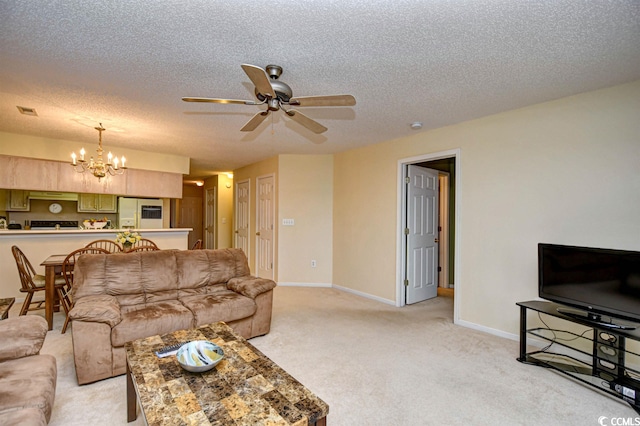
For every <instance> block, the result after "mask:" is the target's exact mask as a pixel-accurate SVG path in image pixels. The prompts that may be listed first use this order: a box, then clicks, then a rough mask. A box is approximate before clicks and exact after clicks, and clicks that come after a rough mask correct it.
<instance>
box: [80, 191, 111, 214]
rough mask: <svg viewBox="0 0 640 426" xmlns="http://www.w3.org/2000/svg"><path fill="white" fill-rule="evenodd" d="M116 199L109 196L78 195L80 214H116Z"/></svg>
mask: <svg viewBox="0 0 640 426" xmlns="http://www.w3.org/2000/svg"><path fill="white" fill-rule="evenodd" d="M117 211H118V203H117V197H116V196H115V195H110V194H78V212H80V213H117Z"/></svg>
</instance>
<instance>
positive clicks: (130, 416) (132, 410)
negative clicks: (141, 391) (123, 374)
mask: <svg viewBox="0 0 640 426" xmlns="http://www.w3.org/2000/svg"><path fill="white" fill-rule="evenodd" d="M136 402H137V401H136V390H135V388H134V387H133V377H132V376H131V369H130V368H129V361H127V422H132V421H134V420H135V419H137V418H138V413H137V412H136V408H137V406H136Z"/></svg>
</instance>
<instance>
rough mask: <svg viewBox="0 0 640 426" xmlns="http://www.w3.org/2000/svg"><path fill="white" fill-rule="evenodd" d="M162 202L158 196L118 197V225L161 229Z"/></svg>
mask: <svg viewBox="0 0 640 426" xmlns="http://www.w3.org/2000/svg"><path fill="white" fill-rule="evenodd" d="M162 204H163V203H162V200H161V199H158V198H128V197H120V198H118V227H119V228H134V229H162V218H163V216H162V215H163V211H162Z"/></svg>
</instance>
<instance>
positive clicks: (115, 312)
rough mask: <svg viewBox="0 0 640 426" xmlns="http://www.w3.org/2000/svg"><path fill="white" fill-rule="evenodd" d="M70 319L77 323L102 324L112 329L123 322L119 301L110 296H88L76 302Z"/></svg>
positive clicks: (70, 313)
mask: <svg viewBox="0 0 640 426" xmlns="http://www.w3.org/2000/svg"><path fill="white" fill-rule="evenodd" d="M69 318H70V319H71V320H75V321H87V322H102V323H105V324H108V325H109V326H110V327H111V328H113V327H115V326H116V325H118V324H119V323H120V321H122V316H121V315H120V304H119V303H118V300H117V299H116V298H115V297H113V296H110V295H108V294H103V295H98V296H87V297H83V298H80V299H78V300H76V301H75V305H74V306H73V309H71V311H70V312H69Z"/></svg>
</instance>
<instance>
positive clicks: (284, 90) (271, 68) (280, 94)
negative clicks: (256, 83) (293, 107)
mask: <svg viewBox="0 0 640 426" xmlns="http://www.w3.org/2000/svg"><path fill="white" fill-rule="evenodd" d="M265 71H266V72H267V74H269V78H270V79H271V80H270V81H269V83H271V87H273V91H274V92H276V97H277V98H278V99H280V100H281V101H282V102H289V99H291V97H292V96H293V91H292V90H291V87H289V85H288V84H287V83H284V82H282V81H279V80H278V78H280V76H281V75H282V67H281V66H279V65H267V66H266V67H265ZM255 92H256V98H258V99H259V100H260V101H261V102H262V101H264V100H265V99H266V96H264V95H263V94H262V93H260V92H258V89H256V90H255Z"/></svg>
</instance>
